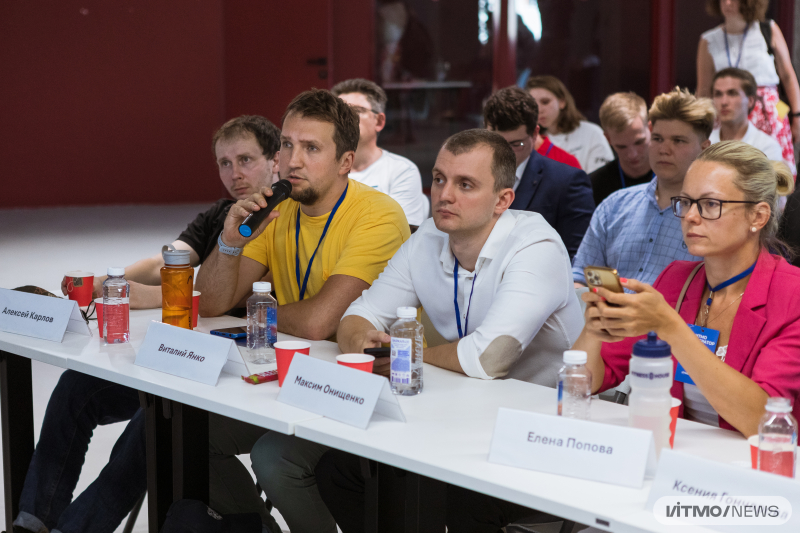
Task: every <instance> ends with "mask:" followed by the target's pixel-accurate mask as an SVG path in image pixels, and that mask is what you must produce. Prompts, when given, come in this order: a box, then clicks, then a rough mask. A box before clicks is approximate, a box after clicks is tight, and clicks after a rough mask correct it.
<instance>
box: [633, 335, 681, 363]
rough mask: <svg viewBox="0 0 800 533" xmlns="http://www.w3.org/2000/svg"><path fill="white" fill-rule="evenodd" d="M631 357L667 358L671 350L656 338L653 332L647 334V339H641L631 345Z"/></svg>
mask: <svg viewBox="0 0 800 533" xmlns="http://www.w3.org/2000/svg"><path fill="white" fill-rule="evenodd" d="M633 355H635V356H637V357H669V356H670V355H672V349H671V348H670V346H669V344H667V343H666V342H664V341H662V340H661V339H659V338H658V335H656V332H655V331H651V332H650V333H648V334H647V339H642V340H640V341H638V342H637V343H636V344H634V345H633Z"/></svg>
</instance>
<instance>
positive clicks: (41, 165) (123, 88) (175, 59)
mask: <svg viewBox="0 0 800 533" xmlns="http://www.w3.org/2000/svg"><path fill="white" fill-rule="evenodd" d="M372 6H373V0H303V1H302V2H300V1H289V2H287V1H285V0H169V1H166V2H165V1H164V0H113V1H108V0H81V1H80V2H78V1H76V0H58V1H55V0H50V1H44V2H31V1H29V0H4V1H3V2H0V65H2V82H0V102H2V111H0V161H2V167H0V168H2V176H3V187H2V188H0V208H11V207H37V206H54V205H91V204H120V203H175V202H198V201H201V202H202V201H213V200H216V199H217V198H219V197H220V196H223V195H224V194H225V190H224V188H223V187H222V185H221V183H220V182H219V178H218V175H217V171H216V166H215V165H214V161H213V157H212V154H211V147H210V140H211V135H212V134H213V132H214V131H215V130H216V128H218V127H219V126H220V125H221V124H222V123H223V122H224V121H225V120H227V119H228V118H231V117H233V116H237V115H240V114H244V113H247V114H262V115H265V116H267V117H268V118H269V119H271V120H272V121H273V122H275V123H276V124H278V125H280V124H279V120H280V118H281V115H282V114H283V110H284V109H285V107H286V104H288V103H289V101H290V100H291V99H292V98H293V97H294V96H295V95H296V94H298V93H299V92H301V91H303V90H306V89H308V88H310V87H312V86H314V87H320V88H328V87H329V86H331V85H332V84H333V83H335V82H337V81H340V80H342V79H346V78H349V77H356V76H360V77H371V75H372V71H373V64H374V46H373V40H374V23H373V19H374V12H373V7H372ZM334 7H335V9H334ZM315 58H325V60H326V61H327V63H328V64H327V65H313V64H309V63H308V60H309V59H315Z"/></svg>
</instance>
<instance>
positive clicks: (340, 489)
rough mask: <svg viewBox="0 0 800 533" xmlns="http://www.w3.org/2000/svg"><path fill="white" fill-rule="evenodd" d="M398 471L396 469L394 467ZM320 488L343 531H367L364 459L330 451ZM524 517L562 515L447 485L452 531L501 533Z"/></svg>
mask: <svg viewBox="0 0 800 533" xmlns="http://www.w3.org/2000/svg"><path fill="white" fill-rule="evenodd" d="M393 470H394V469H393ZM394 472H395V474H394V475H395V476H396V478H395V480H393V481H395V482H396V485H398V489H399V490H398V492H397V493H398V495H401V494H402V493H403V487H402V483H403V475H402V474H403V473H402V471H399V470H394ZM315 475H316V478H317V488H318V489H319V493H320V496H322V500H323V501H324V502H325V505H327V506H328V510H330V512H331V514H332V515H333V517H334V518H335V519H336V523H337V524H338V525H339V528H341V530H342V533H363V532H364V505H365V495H364V487H365V480H364V476H363V474H362V471H361V458H360V457H358V456H356V455H352V454H349V453H346V452H342V451H339V450H329V451H328V452H327V453H326V454H325V455H323V456H322V459H320V461H319V463H317V468H316V470H315ZM522 518H530V519H531V520H532V521H536V522H541V523H547V522H556V521H558V520H560V519H559V518H557V517H555V516H552V515H548V514H545V513H542V512H539V511H536V510H533V509H528V508H527V507H523V506H521V505H517V504H515V503H509V502H506V501H503V500H499V499H497V498H493V497H492V496H487V495H485V494H480V493H478V492H474V491H471V490H467V489H463V488H461V487H456V486H454V485H449V486H448V487H447V531H448V533H498V532H499V531H500V529H501V528H503V527H505V526H507V525H508V524H511V523H513V522H515V521H517V520H520V519H522Z"/></svg>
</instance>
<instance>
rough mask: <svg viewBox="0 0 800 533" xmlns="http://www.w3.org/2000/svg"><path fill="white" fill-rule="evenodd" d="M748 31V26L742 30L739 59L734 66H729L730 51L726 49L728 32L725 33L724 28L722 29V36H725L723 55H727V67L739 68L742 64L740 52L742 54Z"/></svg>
mask: <svg viewBox="0 0 800 533" xmlns="http://www.w3.org/2000/svg"><path fill="white" fill-rule="evenodd" d="M749 29H750V26H749V25H748V26H747V27H746V28H745V29H744V34H743V35H742V46H741V47H739V57H738V58H737V59H736V65H731V51H730V49H729V48H728V32H727V31H725V28H722V34H723V35H724V36H725V53H726V54H728V66H729V67H736V68H739V63H741V62H742V52H744V40H745V39H747V30H749Z"/></svg>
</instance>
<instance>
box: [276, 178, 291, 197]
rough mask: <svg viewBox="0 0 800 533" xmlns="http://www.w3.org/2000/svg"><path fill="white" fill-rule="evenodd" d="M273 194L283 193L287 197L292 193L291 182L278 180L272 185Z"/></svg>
mask: <svg viewBox="0 0 800 533" xmlns="http://www.w3.org/2000/svg"><path fill="white" fill-rule="evenodd" d="M272 192H273V193H281V192H282V193H284V194H285V195H286V196H289V195H290V194H291V193H292V182H291V181H289V180H278V181H277V182H275V183H274V184H273V185H272Z"/></svg>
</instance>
